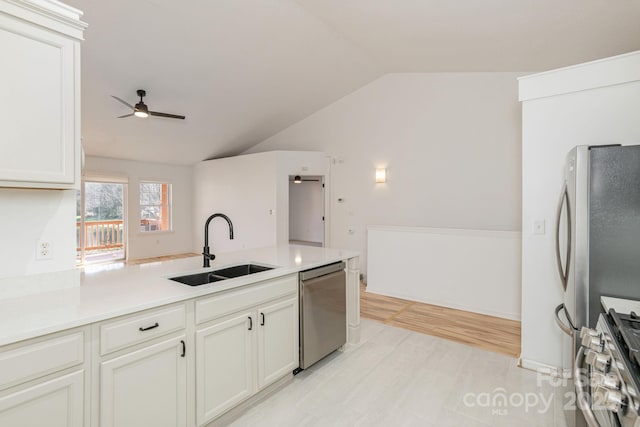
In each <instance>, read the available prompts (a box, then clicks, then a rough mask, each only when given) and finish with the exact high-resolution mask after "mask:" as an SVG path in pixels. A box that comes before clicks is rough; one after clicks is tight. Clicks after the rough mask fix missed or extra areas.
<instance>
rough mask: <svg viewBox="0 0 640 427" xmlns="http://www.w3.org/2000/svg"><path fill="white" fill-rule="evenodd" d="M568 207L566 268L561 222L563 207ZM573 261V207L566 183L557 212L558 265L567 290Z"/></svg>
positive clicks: (561, 279)
mask: <svg viewBox="0 0 640 427" xmlns="http://www.w3.org/2000/svg"><path fill="white" fill-rule="evenodd" d="M565 203H566V206H567V254H566V256H567V257H566V259H565V266H564V267H563V266H562V257H561V256H560V220H561V218H562V207H563V206H564V205H565ZM570 260H571V206H569V192H568V191H567V183H566V181H565V183H564V185H563V186H562V191H561V192H560V200H559V201H558V209H557V211H556V263H557V266H558V274H559V275H560V281H561V282H562V287H563V288H564V290H565V291H566V290H567V281H568V280H569V261H570Z"/></svg>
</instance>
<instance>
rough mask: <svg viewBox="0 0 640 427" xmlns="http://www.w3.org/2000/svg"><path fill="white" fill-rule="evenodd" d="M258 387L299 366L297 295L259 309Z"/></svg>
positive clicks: (264, 385)
mask: <svg viewBox="0 0 640 427" xmlns="http://www.w3.org/2000/svg"><path fill="white" fill-rule="evenodd" d="M258 319H259V326H258V388H263V387H266V386H267V385H269V384H271V383H272V382H274V381H276V380H278V379H280V378H282V377H283V376H284V375H286V374H287V373H290V372H291V371H293V370H294V369H295V368H297V367H298V366H299V350H298V298H297V297H292V298H290V299H287V300H285V301H282V302H278V303H275V304H271V305H265V306H263V307H260V308H259V309H258Z"/></svg>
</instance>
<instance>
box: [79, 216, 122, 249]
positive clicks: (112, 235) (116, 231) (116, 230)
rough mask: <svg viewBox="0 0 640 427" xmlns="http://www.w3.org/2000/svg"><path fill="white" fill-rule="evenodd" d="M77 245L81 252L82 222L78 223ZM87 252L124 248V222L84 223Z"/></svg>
mask: <svg viewBox="0 0 640 427" xmlns="http://www.w3.org/2000/svg"><path fill="white" fill-rule="evenodd" d="M76 228H77V233H76V236H77V237H76V239H77V241H76V243H77V246H76V247H77V248H78V250H80V222H76ZM84 243H85V250H87V251H90V250H94V249H112V248H122V247H124V221H123V220H121V219H119V220H110V221H87V222H85V223H84Z"/></svg>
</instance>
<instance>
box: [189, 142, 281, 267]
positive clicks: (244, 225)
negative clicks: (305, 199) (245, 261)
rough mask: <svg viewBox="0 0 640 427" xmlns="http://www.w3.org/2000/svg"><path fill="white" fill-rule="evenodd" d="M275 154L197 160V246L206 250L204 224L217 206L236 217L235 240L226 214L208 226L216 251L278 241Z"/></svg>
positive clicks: (194, 234)
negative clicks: (230, 232)
mask: <svg viewBox="0 0 640 427" xmlns="http://www.w3.org/2000/svg"><path fill="white" fill-rule="evenodd" d="M276 163H277V162H276V158H275V155H274V154H273V153H265V154H258V155H254V156H239V157H227V158H223V159H215V160H207V161H204V162H201V163H198V164H197V165H195V166H194V174H193V188H194V209H193V213H192V225H191V233H192V249H193V251H197V252H198V253H200V252H202V247H203V244H204V224H205V222H206V220H207V218H208V217H209V215H211V214H214V213H216V212H220V213H223V214H225V215H227V216H228V217H229V218H231V221H232V222H233V229H234V240H229V227H228V226H227V223H226V222H225V221H224V219H222V218H216V219H214V220H213V221H212V222H211V224H210V226H209V247H210V250H211V253H213V254H215V253H216V252H228V251H233V250H238V249H244V248H256V247H260V246H269V245H273V244H275V242H276V213H277V205H276Z"/></svg>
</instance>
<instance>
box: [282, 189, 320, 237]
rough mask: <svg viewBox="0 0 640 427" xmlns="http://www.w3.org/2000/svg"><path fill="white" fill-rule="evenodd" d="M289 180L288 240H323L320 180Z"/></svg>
mask: <svg viewBox="0 0 640 427" xmlns="http://www.w3.org/2000/svg"><path fill="white" fill-rule="evenodd" d="M307 179H309V180H303V181H302V182H300V183H295V182H289V240H299V241H304V242H319V243H323V242H324V221H323V220H322V217H323V216H324V192H323V191H322V180H321V179H317V178H316V177H310V178H307ZM312 179H313V180H312Z"/></svg>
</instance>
